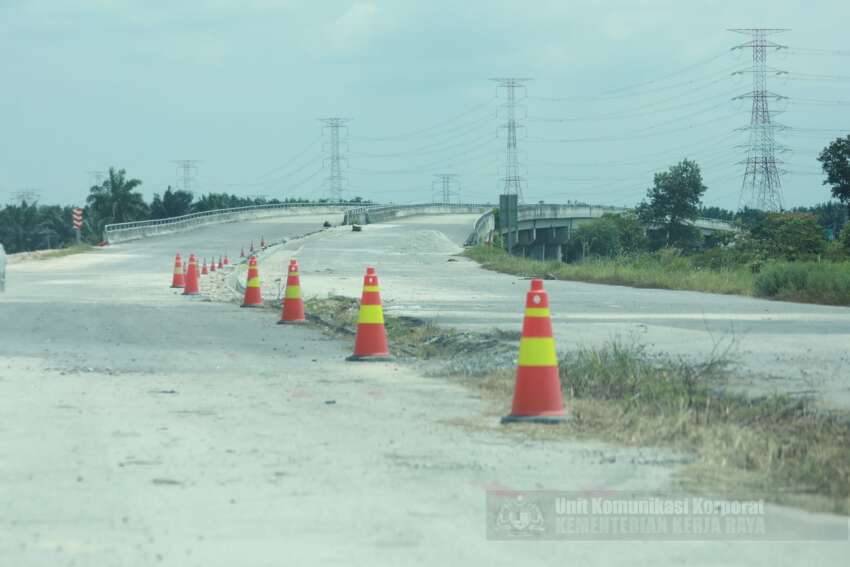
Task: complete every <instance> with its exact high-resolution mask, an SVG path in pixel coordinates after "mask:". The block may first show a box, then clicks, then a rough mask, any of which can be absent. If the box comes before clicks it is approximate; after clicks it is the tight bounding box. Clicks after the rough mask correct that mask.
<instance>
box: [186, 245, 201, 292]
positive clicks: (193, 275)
mask: <svg viewBox="0 0 850 567" xmlns="http://www.w3.org/2000/svg"><path fill="white" fill-rule="evenodd" d="M198 293H200V291H199V290H198V265H197V261H196V260H195V255H194V254H190V255H189V268H188V269H187V270H186V287H184V288H183V295H198Z"/></svg>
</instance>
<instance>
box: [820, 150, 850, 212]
mask: <svg viewBox="0 0 850 567" xmlns="http://www.w3.org/2000/svg"><path fill="white" fill-rule="evenodd" d="M818 161H819V162H820V163H821V166H822V167H823V172H824V173H826V179H825V180H824V182H823V184H824V185H831V186H832V196H833V197H835V198H836V199H838V200H839V201H841V202H842V203H846V204H847V206H848V207H850V135H848V136H847V137H846V138H836V139H835V141H834V142H832V143H831V144H829V145H828V146H827V147H825V148H824V149H823V151H821V153H820V155H819V156H818Z"/></svg>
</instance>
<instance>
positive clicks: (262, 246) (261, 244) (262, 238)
mask: <svg viewBox="0 0 850 567" xmlns="http://www.w3.org/2000/svg"><path fill="white" fill-rule="evenodd" d="M265 247H266V237H265V236H261V237H260V248H265Z"/></svg>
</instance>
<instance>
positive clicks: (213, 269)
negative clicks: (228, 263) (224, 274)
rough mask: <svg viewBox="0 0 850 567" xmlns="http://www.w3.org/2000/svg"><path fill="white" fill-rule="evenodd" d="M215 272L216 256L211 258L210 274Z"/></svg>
mask: <svg viewBox="0 0 850 567" xmlns="http://www.w3.org/2000/svg"><path fill="white" fill-rule="evenodd" d="M214 271H215V256H213V257H212V258H210V272H214Z"/></svg>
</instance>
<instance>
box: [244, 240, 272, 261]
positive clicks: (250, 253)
mask: <svg viewBox="0 0 850 567" xmlns="http://www.w3.org/2000/svg"><path fill="white" fill-rule="evenodd" d="M265 248H266V237H265V236H261V237H260V250H265ZM253 255H254V241H253V240H252V241H251V247H250V248H249V249H248V256H249V257H250V256H253ZM239 257H240V258H244V257H245V247H244V246H243V247H242V248H241V249H240V250H239Z"/></svg>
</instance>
